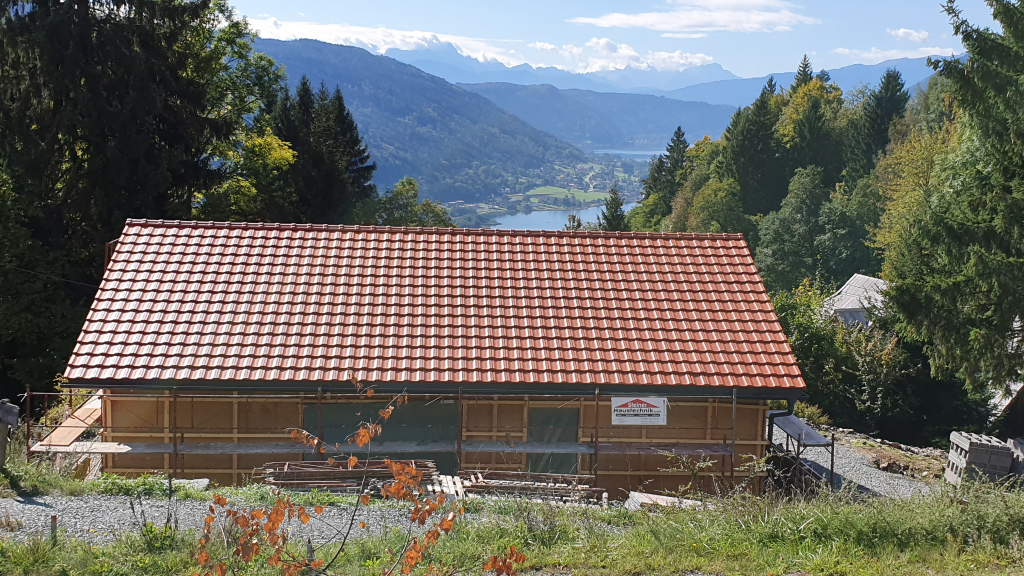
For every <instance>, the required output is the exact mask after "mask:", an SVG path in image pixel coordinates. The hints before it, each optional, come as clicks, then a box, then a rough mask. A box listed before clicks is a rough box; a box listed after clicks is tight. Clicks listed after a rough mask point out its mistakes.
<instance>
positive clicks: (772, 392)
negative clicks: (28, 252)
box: [64, 379, 807, 400]
mask: <svg viewBox="0 0 1024 576" xmlns="http://www.w3.org/2000/svg"><path fill="white" fill-rule="evenodd" d="M362 384H363V386H372V387H373V388H374V389H375V390H376V391H377V392H379V393H400V392H408V393H410V394H439V395H449V394H450V395H455V394H459V393H461V394H464V395H470V396H472V395H478V394H481V395H513V396H518V395H530V396H533V395H536V396H541V395H555V396H581V395H587V396H592V395H594V394H595V392H597V391H600V393H601V394H608V395H631V396H636V395H648V396H676V397H680V396H691V397H700V398H731V397H732V395H733V390H734V389H735V390H736V397H737V398H742V399H762V400H788V399H796V398H801V397H803V396H805V395H806V392H807V388H806V387H774V386H761V387H755V386H673V385H644V384H600V385H597V384H547V385H545V384H537V383H532V384H521V385H516V384H507V383H502V384H490V383H466V384H461V385H460V384H457V383H450V382H440V383H430V382H427V383H423V382H419V383H405V382H399V383H395V382H365V381H364V382H362ZM64 386H65V387H66V388H87V389H102V388H106V389H111V390H136V391H137V390H159V391H165V390H166V391H170V390H177V391H180V392H195V391H207V392H235V391H238V392H241V391H251V392H290V393H299V392H311V393H316V392H318V391H320V392H324V393H328V392H329V393H331V394H347V393H352V392H354V387H353V386H352V384H351V382H349V381H347V380H342V381H338V380H335V381H330V382H324V381H292V382H276V381H272V382H268V381H264V380H208V381H196V380H82V379H77V380H70V381H69V382H68V383H67V384H65V385H64Z"/></svg>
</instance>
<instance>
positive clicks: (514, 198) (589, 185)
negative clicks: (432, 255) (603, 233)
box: [444, 154, 647, 227]
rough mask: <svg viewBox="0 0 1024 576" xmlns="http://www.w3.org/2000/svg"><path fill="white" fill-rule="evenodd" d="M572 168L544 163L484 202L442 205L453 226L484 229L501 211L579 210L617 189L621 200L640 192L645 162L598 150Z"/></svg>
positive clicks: (631, 199) (638, 195) (635, 198)
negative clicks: (597, 153) (598, 154)
mask: <svg viewBox="0 0 1024 576" xmlns="http://www.w3.org/2000/svg"><path fill="white" fill-rule="evenodd" d="M590 160H591V161H590V162H586V163H579V164H576V165H575V166H557V165H548V166H544V167H542V168H539V169H532V170H528V171H526V172H525V173H524V175H523V177H521V178H520V180H519V183H518V184H517V185H516V186H515V188H510V187H506V188H502V189H500V190H499V191H498V193H496V194H494V195H492V196H491V197H490V198H489V199H488V200H486V201H483V202H465V201H462V200H457V201H454V202H446V203H445V204H444V206H445V208H447V209H448V212H449V213H450V214H451V216H452V219H453V221H454V222H455V223H456V225H458V226H464V227H486V226H493V225H495V224H496V223H497V222H496V221H494V220H493V219H494V218H495V217H497V216H504V215H506V214H516V213H524V214H529V213H530V212H533V211H535V210H583V209H586V208H590V207H594V206H599V205H601V204H602V203H603V202H604V199H605V198H606V197H607V196H608V191H609V190H610V189H611V188H612V187H613V186H615V187H617V188H618V189H619V192H620V193H621V194H622V196H623V199H624V200H625V202H626V203H630V202H638V201H639V200H640V199H641V198H642V196H643V189H644V185H643V178H644V176H645V175H646V174H647V162H646V161H637V160H632V159H622V158H619V157H617V156H612V155H608V154H603V155H600V156H596V157H592V158H590Z"/></svg>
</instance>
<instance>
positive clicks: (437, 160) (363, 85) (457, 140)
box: [256, 39, 583, 202]
mask: <svg viewBox="0 0 1024 576" xmlns="http://www.w3.org/2000/svg"><path fill="white" fill-rule="evenodd" d="M256 49H257V50H259V51H261V52H263V53H265V54H267V55H268V56H270V57H271V58H273V59H274V60H275V61H276V62H277V63H279V64H280V65H281V66H283V68H284V72H285V74H287V76H288V79H289V82H291V83H292V85H294V84H295V82H296V81H297V80H298V79H299V78H300V77H302V76H307V77H309V78H310V80H311V81H312V82H313V83H314V85H318V84H319V83H320V82H325V83H326V85H327V86H328V87H330V88H331V89H333V88H334V87H335V86H338V87H340V88H341V91H342V93H343V94H344V96H345V102H346V104H347V105H348V107H349V109H350V110H351V111H352V116H353V117H354V118H355V121H356V122H357V123H358V124H359V128H360V131H361V132H362V134H363V136H364V137H365V138H366V142H367V144H368V145H369V147H370V149H371V150H372V152H373V155H374V159H375V160H376V162H377V178H378V180H379V181H383V182H397V181H398V180H400V179H402V178H403V177H405V176H410V177H413V178H415V179H416V180H417V181H418V182H419V183H420V187H421V191H422V192H423V193H424V194H425V195H427V196H429V197H431V198H435V199H438V200H441V201H445V202H447V201H453V200H473V199H477V198H489V197H490V196H491V195H492V194H498V193H499V192H500V190H501V189H502V188H512V189H514V188H515V185H516V183H517V181H518V178H519V177H520V175H521V174H524V173H525V172H526V171H528V170H531V169H539V168H541V167H544V166H551V165H556V164H572V163H575V162H579V161H581V160H583V155H582V154H581V153H580V152H579V150H577V149H575V148H574V147H573V146H572V145H571V144H568V143H566V142H564V141H561V140H559V139H557V138H555V137H554V136H552V135H551V134H548V133H546V132H542V131H540V130H538V129H536V128H534V127H532V126H530V125H528V124H527V123H526V122H523V121H522V120H520V119H519V118H517V117H515V116H513V115H512V114H509V113H508V112H506V111H505V110H502V109H501V108H499V107H498V106H496V105H494V104H493V103H492V102H491V101H489V100H487V99H486V98H484V97H482V96H479V95H477V94H473V93H470V92H467V91H465V90H462V89H460V88H457V87H455V86H454V85H452V84H449V83H448V82H446V81H445V80H442V79H441V78H438V77H436V76H431V75H429V74H426V73H424V72H422V71H420V70H418V69H417V68H414V67H413V66H409V65H407V64H403V63H401V62H398V61H396V60H393V59H391V58H387V57H384V56H376V55H373V54H371V53H369V52H367V51H366V50H363V49H362V48H353V47H350V46H339V45H335V44H327V43H325V42H318V41H315V40H295V41H289V42H283V41H278V40H263V39H261V40H257V42H256Z"/></svg>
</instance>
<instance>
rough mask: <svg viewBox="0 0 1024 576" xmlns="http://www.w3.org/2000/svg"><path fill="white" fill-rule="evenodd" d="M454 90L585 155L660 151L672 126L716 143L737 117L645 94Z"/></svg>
mask: <svg viewBox="0 0 1024 576" xmlns="http://www.w3.org/2000/svg"><path fill="white" fill-rule="evenodd" d="M459 87H461V88H464V89H466V90H468V91H470V92H475V93H477V94H480V95H481V96H484V97H486V98H487V99H489V100H490V101H492V102H494V103H495V104H497V105H498V106H500V107H501V108H503V109H505V110H508V111H509V112H511V113H513V114H515V115H516V116H518V117H519V118H522V119H523V120H525V121H526V122H527V123H528V124H530V125H531V126H534V127H535V128H539V129H541V130H544V131H546V132H550V133H551V134H553V135H554V136H557V137H558V138H561V139H562V140H565V141H567V142H571V143H572V144H575V145H576V146H578V147H580V148H581V149H583V150H587V151H591V150H600V149H609V148H611V149H620V150H656V149H661V148H663V147H664V146H665V144H666V143H667V142H668V140H669V138H671V137H672V132H674V131H675V128H676V126H681V127H682V128H683V130H684V131H685V132H686V134H687V136H689V138H690V140H699V139H700V138H702V137H704V136H711V137H712V138H718V137H719V136H721V134H722V132H723V131H724V130H725V128H726V127H727V126H728V125H729V120H730V119H731V118H732V115H733V113H735V112H736V107H734V106H720V105H714V104H706V103H704V102H684V101H681V100H673V99H670V98H665V97H663V96H651V95H648V94H623V93H612V92H595V91H592V90H576V89H566V90H561V89H558V88H556V87H554V86H552V85H550V84H541V85H534V86H521V85H518V84H509V83H504V82H492V83H487V84H459Z"/></svg>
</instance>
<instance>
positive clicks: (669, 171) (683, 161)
mask: <svg viewBox="0 0 1024 576" xmlns="http://www.w3.org/2000/svg"><path fill="white" fill-rule="evenodd" d="M689 148H690V145H689V143H688V142H687V141H686V133H684V132H683V129H682V128H681V127H676V131H675V133H674V134H673V135H672V138H671V139H670V140H669V143H668V146H666V148H665V154H659V155H658V156H656V157H654V158H653V159H652V160H651V164H650V167H649V169H648V173H647V179H646V180H644V193H643V197H642V199H641V201H640V204H639V205H638V206H636V207H635V208H633V209H632V210H630V212H629V221H628V222H629V229H630V230H636V231H657V230H660V229H661V224H662V221H663V220H664V219H665V217H666V216H668V215H669V214H670V213H671V212H672V200H673V199H674V198H675V197H676V193H677V192H678V191H679V187H680V185H681V184H680V181H685V179H686V176H687V174H688V171H689V157H688V155H687V151H688V150H689Z"/></svg>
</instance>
